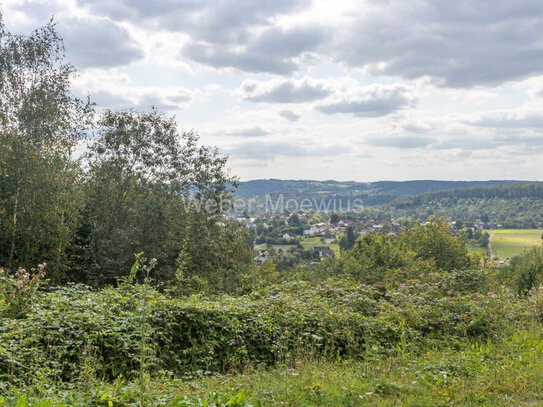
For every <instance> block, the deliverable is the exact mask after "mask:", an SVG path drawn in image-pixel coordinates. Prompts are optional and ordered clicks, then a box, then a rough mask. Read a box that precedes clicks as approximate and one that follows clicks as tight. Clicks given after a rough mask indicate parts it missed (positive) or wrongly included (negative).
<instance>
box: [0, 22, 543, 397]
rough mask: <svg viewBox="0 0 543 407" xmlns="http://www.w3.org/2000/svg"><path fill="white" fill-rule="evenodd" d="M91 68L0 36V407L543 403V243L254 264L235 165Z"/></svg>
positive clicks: (420, 237) (54, 47) (375, 238)
mask: <svg viewBox="0 0 543 407" xmlns="http://www.w3.org/2000/svg"><path fill="white" fill-rule="evenodd" d="M75 73H76V72H75V70H74V68H73V66H72V65H71V64H70V63H69V62H67V61H66V59H65V56H64V49H63V43H62V39H61V38H60V37H59V35H58V33H57V31H56V29H55V25H54V24H53V23H51V24H49V25H47V26H45V27H42V28H39V29H37V30H36V31H35V32H34V33H33V34H32V35H30V36H19V35H14V34H11V33H9V32H8V31H7V29H6V28H5V27H4V25H3V23H2V22H1V20H0V225H1V228H0V266H1V267H0V406H17V407H24V406H40V407H44V406H265V405H270V406H275V405H288V406H309V405H328V406H338V405H343V406H358V405H364V404H367V405H399V404H405V405H428V406H430V405H431V406H436V405H443V406H445V405H537V404H539V403H541V400H542V398H543V394H542V390H541V389H542V388H543V387H542V386H541V383H542V381H543V358H542V356H543V292H541V284H542V283H543V249H542V248H534V249H533V250H531V251H529V252H526V253H525V254H524V255H522V256H519V257H516V258H514V259H513V260H512V261H511V263H510V264H508V265H507V266H504V267H495V266H494V264H493V263H492V262H491V261H490V259H488V258H486V257H485V256H483V255H481V254H477V253H474V254H470V253H469V252H468V250H467V247H466V241H465V240H464V239H463V238H462V237H461V236H459V237H456V236H453V234H452V233H451V232H452V231H451V228H450V226H448V224H447V223H446V222H445V221H443V220H442V219H441V218H439V217H430V218H429V219H427V222H425V223H424V224H421V223H419V222H413V223H411V224H410V225H409V227H406V228H405V229H404V230H402V231H400V232H398V233H395V234H378V233H369V234H367V235H365V236H360V237H358V238H357V239H356V241H354V236H353V242H351V243H352V244H349V247H348V248H345V249H342V251H341V253H340V255H339V256H337V257H328V258H325V259H322V260H321V261H319V262H314V263H312V264H301V265H295V266H292V267H284V268H278V267H277V266H276V264H274V263H273V262H272V261H270V262H266V263H264V264H255V263H254V262H253V251H252V248H251V246H250V244H249V243H250V242H249V240H250V239H249V238H250V236H249V234H248V231H247V228H246V227H245V226H243V225H240V224H238V223H236V222H234V221H229V220H227V218H226V217H225V216H224V215H225V213H226V212H227V211H228V210H229V209H230V203H231V200H232V198H233V194H234V189H235V187H236V185H237V184H238V181H237V179H236V177H235V176H233V175H232V174H230V172H229V171H228V167H227V157H226V156H224V155H222V154H221V153H220V152H219V151H217V149H215V148H213V147H208V146H202V145H200V142H199V138H198V135H197V134H196V133H195V132H192V131H191V132H182V131H179V130H178V125H177V122H176V121H175V119H174V118H173V117H169V116H167V115H165V114H163V113H160V112H159V111H158V110H156V109H153V110H151V111H147V112H140V111H137V110H124V111H114V110H99V109H97V107H96V106H95V105H94V104H93V103H92V99H90V98H89V99H85V100H82V99H79V98H76V97H74V96H73V95H72V93H71V91H70V83H71V82H70V81H71V80H72V78H73V76H74V75H75ZM492 188H501V189H500V191H501V192H500V193H502V194H503V196H504V198H503V199H507V202H513V201H514V202H518V205H525V206H529V207H530V208H532V206H531V204H532V202H538V203H539V204H540V202H541V196H540V195H537V194H540V192H541V187H540V185H539V184H522V185H521V186H520V187H517V186H499V187H492ZM518 188H520V189H521V190H519V189H518ZM485 191H487V190H485V189H480V190H479V189H477V190H473V192H470V193H469V194H466V193H465V192H462V195H459V196H458V198H455V195H454V194H455V192H447V193H435V194H438V195H430V198H428V199H429V201H428V202H434V201H433V200H432V199H434V198H433V197H434V196H435V197H436V198H435V199H439V200H448V199H450V200H451V201H453V200H456V201H455V202H457V204H458V202H460V204H461V205H468V200H470V201H469V202H471V204H469V205H472V204H473V205H475V206H476V205H478V203H477V202H487V200H492V201H491V202H493V204H492V205H494V206H498V205H497V204H496V202H499V201H495V198H496V196H495V195H486V192H485ZM459 194H460V193H459ZM405 199H410V198H405ZM416 199H418V198H416ZM425 199H426V198H425ZM403 202H404V203H403V204H401V205H400V203H399V201H398V202H396V203H394V208H396V209H397V210H406V211H407V210H409V208H410V205H415V204H417V205H419V204H422V201H421V202H419V201H408V200H406V201H403ZM428 205H430V204H428ZM480 205H483V204H480ZM483 208H485V210H486V207H483ZM436 212H437V214H438V215H439V214H440V213H439V211H436ZM496 213H497V214H498V213H501V212H496ZM488 215H489V216H491V215H493V213H491V212H488ZM496 216H498V215H496ZM503 216H504V222H505V221H506V220H507V217H508V216H512V215H511V212H507V211H505V210H504V212H503ZM534 221H535V222H538V221H539V218H534Z"/></svg>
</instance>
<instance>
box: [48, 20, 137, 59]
mask: <svg viewBox="0 0 543 407" xmlns="http://www.w3.org/2000/svg"><path fill="white" fill-rule="evenodd" d="M58 27H59V32H60V34H61V35H62V37H63V38H64V43H65V46H66V52H67V54H68V57H69V59H70V60H71V62H72V63H73V64H74V65H75V66H76V67H77V68H88V67H113V66H119V65H127V64H129V63H131V62H133V61H136V60H139V59H141V58H143V56H144V53H143V51H142V50H141V49H140V48H139V46H138V44H137V43H136V42H135V41H134V40H133V39H132V38H131V37H130V34H129V33H128V31H127V30H126V29H124V28H123V27H120V26H119V25H117V24H115V23H113V22H112V21H110V20H109V19H107V18H93V19H87V18H84V19H79V18H78V19H70V20H62V22H61V23H60V24H59V26H58Z"/></svg>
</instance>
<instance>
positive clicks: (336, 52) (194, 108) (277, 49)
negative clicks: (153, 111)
mask: <svg viewBox="0 0 543 407" xmlns="http://www.w3.org/2000/svg"><path fill="white" fill-rule="evenodd" d="M0 10H2V13H3V17H4V22H5V24H6V25H7V27H8V29H9V30H10V31H11V32H12V33H18V34H29V33H30V32H31V31H32V30H33V29H35V28H37V27H39V26H42V25H44V24H46V23H47V22H48V21H49V20H50V19H51V17H52V16H54V21H56V23H57V29H58V32H59V33H60V35H61V36H62V37H63V39H64V43H65V47H66V52H67V58H68V60H69V61H71V62H72V63H73V64H74V66H75V67H76V69H77V70H78V74H77V77H76V78H75V79H74V81H73V92H74V93H75V94H76V95H78V96H85V95H90V97H91V99H92V100H93V101H94V102H95V103H96V104H97V106H98V108H105V107H107V108H115V109H126V108H131V107H133V108H136V109H138V110H142V111H145V110H148V109H150V108H151V106H155V107H156V108H158V109H159V110H161V111H164V112H165V113H167V114H170V115H175V117H176V119H177V122H178V124H179V129H180V131H189V130H195V131H196V132H197V133H198V134H199V135H200V137H201V142H202V143H203V144H206V145H214V146H217V147H218V148H219V150H220V151H221V152H222V153H224V154H227V155H229V157H230V158H229V167H230V168H231V171H232V173H233V174H235V175H237V176H239V177H240V179H241V180H249V179H257V178H283V179H319V180H326V179H337V180H355V181H377V180H408V179H442V180H486V179H523V180H542V179H543V166H542V163H543V1H541V0H509V1H505V0H477V1H473V0H470V1H467V0H456V1H449V0H409V1H406V0H358V1H348V0H341V1H329V0H325V1H324V0H323V1H321V0H253V1H250V0H153V1H150V0H3V1H2V0H0Z"/></svg>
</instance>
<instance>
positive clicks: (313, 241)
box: [300, 236, 339, 255]
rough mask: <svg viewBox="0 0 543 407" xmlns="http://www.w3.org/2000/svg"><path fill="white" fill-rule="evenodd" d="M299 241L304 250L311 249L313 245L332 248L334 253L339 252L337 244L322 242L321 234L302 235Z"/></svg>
mask: <svg viewBox="0 0 543 407" xmlns="http://www.w3.org/2000/svg"><path fill="white" fill-rule="evenodd" d="M300 243H301V244H302V246H303V248H304V249H305V250H307V249H312V248H314V247H319V246H320V247H322V246H327V247H329V248H330V249H331V250H333V251H334V252H335V253H336V255H337V254H338V253H339V244H337V243H333V244H325V243H323V242H322V237H321V236H303V237H302V238H301V240H300Z"/></svg>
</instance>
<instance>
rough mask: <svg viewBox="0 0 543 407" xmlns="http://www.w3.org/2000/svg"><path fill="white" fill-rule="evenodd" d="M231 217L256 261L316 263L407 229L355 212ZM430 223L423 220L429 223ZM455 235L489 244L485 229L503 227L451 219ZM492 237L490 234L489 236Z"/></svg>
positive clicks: (391, 222) (399, 222)
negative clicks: (371, 237) (363, 239)
mask: <svg viewBox="0 0 543 407" xmlns="http://www.w3.org/2000/svg"><path fill="white" fill-rule="evenodd" d="M227 217H228V218H229V220H234V221H237V222H239V223H241V224H243V225H244V226H245V227H246V228H248V229H249V230H250V231H251V235H252V237H253V239H252V241H251V245H252V247H253V248H254V250H255V257H254V261H255V262H256V263H258V264H264V263H266V262H267V261H269V260H273V261H274V262H275V263H278V264H282V262H285V263H286V264H285V266H292V265H293V264H296V263H303V262H306V263H314V262H319V261H322V260H323V259H325V258H327V257H335V256H336V255H338V254H339V253H340V252H341V250H348V249H349V248H351V247H352V246H353V245H354V243H355V241H356V239H357V238H358V237H360V236H365V235H366V234H368V233H383V234H389V235H394V234H396V233H398V232H400V231H402V230H403V228H404V226H403V225H405V221H403V220H395V219H379V220H375V219H361V218H357V216H355V215H352V214H344V213H336V212H334V213H326V212H325V213H322V212H316V211H313V210H311V211H297V212H293V213H266V214H250V215H249V214H247V213H245V214H239V213H229V214H228V215H227ZM426 223H428V222H420V224H421V225H425V224H426ZM448 224H449V226H450V228H451V233H452V235H457V234H458V233H461V232H463V233H466V235H467V236H468V237H469V238H470V239H472V238H475V239H478V240H479V241H480V242H481V246H485V245H487V244H488V240H485V237H484V235H483V233H482V232H484V231H485V230H488V229H497V228H501V227H502V225H500V224H498V223H495V222H483V221H477V222H462V221H461V220H455V221H448ZM486 235H487V236H488V233H486ZM486 239H488V237H486Z"/></svg>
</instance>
